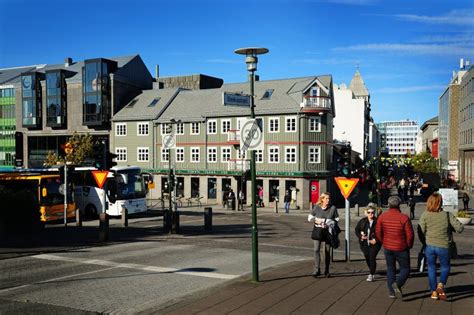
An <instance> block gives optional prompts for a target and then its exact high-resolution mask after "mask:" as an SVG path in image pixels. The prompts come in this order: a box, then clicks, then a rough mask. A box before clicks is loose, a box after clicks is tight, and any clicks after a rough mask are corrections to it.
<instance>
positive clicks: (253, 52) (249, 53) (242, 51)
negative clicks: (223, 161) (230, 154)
mask: <svg viewBox="0 0 474 315" xmlns="http://www.w3.org/2000/svg"><path fill="white" fill-rule="evenodd" d="M234 53H236V54H238V55H245V56H246V58H245V63H246V64H247V71H248V73H249V82H250V117H251V118H255V110H254V108H255V103H254V98H255V93H254V85H255V71H256V70H257V63H258V58H257V55H263V54H266V53H268V49H267V48H261V47H247V48H239V49H236V50H235V51H234ZM240 136H242V135H240ZM256 177H257V176H256V171H255V151H254V150H252V151H250V178H251V180H252V190H251V192H252V281H254V282H258V281H259V277H258V230H257V198H256V193H257V188H256Z"/></svg>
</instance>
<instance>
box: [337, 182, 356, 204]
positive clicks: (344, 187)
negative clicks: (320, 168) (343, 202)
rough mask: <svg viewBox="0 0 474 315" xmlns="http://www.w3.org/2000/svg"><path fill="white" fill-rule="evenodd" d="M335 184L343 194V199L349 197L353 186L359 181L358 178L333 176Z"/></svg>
mask: <svg viewBox="0 0 474 315" xmlns="http://www.w3.org/2000/svg"><path fill="white" fill-rule="evenodd" d="M334 180H335V181H336V184H337V186H339V190H340V191H341V194H342V195H343V196H344V199H347V198H349V196H350V195H351V192H352V190H354V188H355V186H356V185H357V183H358V182H359V179H358V178H346V177H334Z"/></svg>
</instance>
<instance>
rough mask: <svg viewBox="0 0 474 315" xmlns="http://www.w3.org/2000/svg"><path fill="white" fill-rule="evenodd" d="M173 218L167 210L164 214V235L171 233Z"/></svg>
mask: <svg viewBox="0 0 474 315" xmlns="http://www.w3.org/2000/svg"><path fill="white" fill-rule="evenodd" d="M170 221H171V216H170V212H169V211H168V210H165V211H164V212H163V233H169V231H170V228H171V224H170Z"/></svg>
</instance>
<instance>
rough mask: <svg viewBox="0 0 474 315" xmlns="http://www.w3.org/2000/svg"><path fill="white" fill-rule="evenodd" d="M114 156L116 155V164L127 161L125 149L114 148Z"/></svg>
mask: <svg viewBox="0 0 474 315" xmlns="http://www.w3.org/2000/svg"><path fill="white" fill-rule="evenodd" d="M115 154H117V158H116V161H117V162H126V161H127V148H115Z"/></svg>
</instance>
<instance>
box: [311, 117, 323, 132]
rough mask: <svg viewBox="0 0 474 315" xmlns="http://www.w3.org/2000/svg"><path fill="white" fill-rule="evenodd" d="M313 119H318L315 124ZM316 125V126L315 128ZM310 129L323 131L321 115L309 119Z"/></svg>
mask: <svg viewBox="0 0 474 315" xmlns="http://www.w3.org/2000/svg"><path fill="white" fill-rule="evenodd" d="M313 121H316V125H314V123H313ZM314 127H316V128H314ZM308 131H309V132H321V117H309V119H308Z"/></svg>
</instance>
